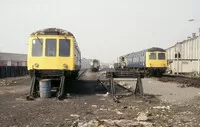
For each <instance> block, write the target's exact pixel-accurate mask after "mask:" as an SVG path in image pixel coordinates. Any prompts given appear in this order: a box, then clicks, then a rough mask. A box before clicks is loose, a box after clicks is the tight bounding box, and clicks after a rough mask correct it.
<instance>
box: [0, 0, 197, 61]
mask: <svg viewBox="0 0 200 127" xmlns="http://www.w3.org/2000/svg"><path fill="white" fill-rule="evenodd" d="M0 2H1V4H0V16H1V17H0V20H1V21H0V28H1V29H0V31H1V34H0V37H1V42H0V51H5V52H17V53H27V44H26V43H27V42H28V36H29V34H30V33H32V32H33V31H36V30H38V29H43V28H49V27H58V28H62V29H65V30H68V31H70V32H72V33H73V34H74V35H75V36H76V39H77V42H78V44H79V47H80V49H81V52H82V57H86V58H98V59H100V60H101V61H103V62H112V61H113V60H116V59H117V57H118V56H120V55H124V54H127V53H130V52H134V51H138V50H142V49H146V48H149V47H153V46H158V47H161V48H167V47H170V46H172V45H173V44H175V43H176V42H177V41H182V40H183V39H186V38H187V36H191V34H192V32H198V29H197V28H198V27H200V8H199V5H200V0H34V1H31V0H0ZM190 18H195V19H197V20H199V21H198V22H192V23H190V22H188V21H187V20H188V19H190Z"/></svg>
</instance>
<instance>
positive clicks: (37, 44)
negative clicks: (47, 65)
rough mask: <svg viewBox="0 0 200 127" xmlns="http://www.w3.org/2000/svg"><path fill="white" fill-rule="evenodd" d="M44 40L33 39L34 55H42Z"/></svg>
mask: <svg viewBox="0 0 200 127" xmlns="http://www.w3.org/2000/svg"><path fill="white" fill-rule="evenodd" d="M42 49H43V40H42V39H33V40H32V56H42Z"/></svg>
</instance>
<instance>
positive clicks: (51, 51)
mask: <svg viewBox="0 0 200 127" xmlns="http://www.w3.org/2000/svg"><path fill="white" fill-rule="evenodd" d="M45 55H46V56H56V39H46V50H45Z"/></svg>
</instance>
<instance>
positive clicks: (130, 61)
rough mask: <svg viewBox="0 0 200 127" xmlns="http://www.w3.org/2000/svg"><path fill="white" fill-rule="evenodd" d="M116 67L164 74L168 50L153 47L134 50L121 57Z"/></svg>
mask: <svg viewBox="0 0 200 127" xmlns="http://www.w3.org/2000/svg"><path fill="white" fill-rule="evenodd" d="M114 67H115V69H120V70H123V69H124V70H125V69H128V70H137V71H143V72H144V73H145V74H148V75H157V76H158V75H162V74H163V73H164V72H165V71H166V69H167V53H166V50H164V49H162V48H158V47H152V48H149V49H145V50H142V51H138V52H133V53H130V54H127V55H124V56H121V57H120V58H119V63H116V64H115V65H114Z"/></svg>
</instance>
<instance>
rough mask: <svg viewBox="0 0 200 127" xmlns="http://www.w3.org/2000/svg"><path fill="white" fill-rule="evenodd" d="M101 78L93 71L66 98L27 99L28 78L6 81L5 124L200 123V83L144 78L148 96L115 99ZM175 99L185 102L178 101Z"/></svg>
mask: <svg viewBox="0 0 200 127" xmlns="http://www.w3.org/2000/svg"><path fill="white" fill-rule="evenodd" d="M98 77H99V73H93V72H89V71H87V72H86V73H85V74H84V75H82V77H81V78H80V80H79V81H76V82H73V83H72V85H71V86H70V90H69V93H70V95H69V96H68V98H67V99H65V100H64V101H58V100H56V99H55V97H52V98H49V99H40V98H38V99H36V100H35V101H26V100H25V97H26V95H27V93H28V92H29V88H30V85H29V84H30V79H29V78H27V77H23V78H21V79H22V80H18V81H16V82H15V83H14V85H10V86H9V85H7V86H0V126H2V127H4V126H5V127H7V126H13V127H21V126H22V127H23V126H24V127H32V126H34V127H35V126H36V127H37V126H38V127H41V126H42V127H46V126H48V127H54V126H57V127H61V126H62V127H69V126H73V127H76V126H79V127H97V126H99V127H100V126H101V127H126V126H129V127H142V126H145V127H149V126H159V127H160V126H162V127H164V126H166V127H169V126H171V127H172V126H174V127H185V126H187V127H190V126H191V127H196V126H200V113H199V112H200V108H199V107H200V101H199V99H200V97H199V95H198V91H199V89H197V88H194V89H193V88H192V89H190V88H180V87H177V86H178V84H175V83H173V84H172V83H163V82H160V81H156V80H155V79H143V80H142V81H143V85H144V91H145V96H144V97H143V98H139V97H134V96H129V97H124V98H121V99H120V103H115V102H114V101H113V99H112V97H111V96H110V95H109V94H108V93H107V91H105V90H104V88H103V87H102V86H100V85H99V84H98V83H97V81H96V80H97V79H98ZM12 80H13V79H10V81H9V82H12ZM127 84H128V83H127ZM174 99H175V100H178V102H180V103H175V102H174V101H172V100H174ZM166 100H167V101H166Z"/></svg>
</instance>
